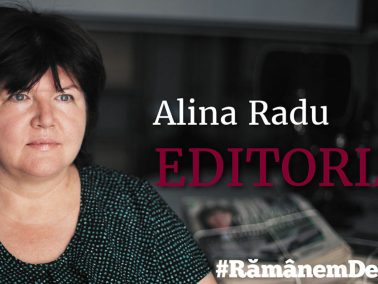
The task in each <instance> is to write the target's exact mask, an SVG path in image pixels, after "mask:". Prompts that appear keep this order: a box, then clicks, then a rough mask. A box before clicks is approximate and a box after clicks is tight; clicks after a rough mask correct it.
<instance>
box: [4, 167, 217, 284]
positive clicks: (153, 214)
mask: <svg viewBox="0 0 378 284" xmlns="http://www.w3.org/2000/svg"><path fill="white" fill-rule="evenodd" d="M79 172H80V179H81V189H82V190H81V204H80V206H81V207H80V214H79V220H78V224H77V227H76V231H75V234H74V236H73V237H72V239H71V241H70V243H69V245H68V246H67V248H66V250H65V251H64V253H63V254H62V255H61V256H60V257H59V258H58V259H57V260H55V261H53V262H50V263H46V264H28V263H25V262H23V261H21V260H19V259H17V258H15V257H14V256H12V255H11V254H10V253H9V252H8V251H7V250H6V249H5V247H4V246H3V245H1V244H0V283H7V284H9V283H23V284H25V283H38V284H40V283H64V284H66V283H67V284H68V283H72V284H73V283H75V284H78V283H122V284H125V283H131V284H137V283H197V282H198V281H199V280H200V279H202V278H203V277H204V276H205V275H206V274H207V273H209V271H210V269H209V267H208V265H207V261H206V258H205V256H204V255H203V253H202V252H201V250H200V249H199V248H198V246H197V245H196V243H195V242H194V241H193V239H192V237H191V234H190V233H189V232H188V230H187V229H186V227H185V226H184V225H183V223H182V222H181V221H180V220H179V219H178V217H177V216H176V215H175V214H174V213H173V211H172V210H171V209H170V208H169V207H168V206H167V205H166V203H165V202H164V201H162V199H161V198H160V196H159V195H158V194H157V193H156V191H155V190H154V189H153V188H152V187H151V186H150V185H149V184H148V183H147V182H144V181H141V180H139V179H137V178H135V177H131V176H129V175H126V174H122V173H119V172H116V171H112V170H108V169H105V168H103V167H98V166H91V167H86V168H82V169H80V170H79Z"/></svg>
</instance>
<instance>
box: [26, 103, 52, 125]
mask: <svg viewBox="0 0 378 284" xmlns="http://www.w3.org/2000/svg"><path fill="white" fill-rule="evenodd" d="M31 124H32V126H33V127H35V128H49V127H53V126H54V125H55V119H54V112H53V108H52V106H51V103H50V102H48V101H37V102H36V104H35V114H34V116H33V119H32V121H31Z"/></svg>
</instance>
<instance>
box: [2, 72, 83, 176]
mask: <svg viewBox="0 0 378 284" xmlns="http://www.w3.org/2000/svg"><path fill="white" fill-rule="evenodd" d="M58 73H59V78H60V83H61V86H62V88H63V90H64V92H62V93H59V92H57V90H56V89H55V86H54V80H53V77H52V72H51V70H49V71H47V72H46V73H45V74H44V75H43V76H42V77H41V79H40V80H39V81H38V83H37V84H36V85H35V86H34V87H33V88H32V89H31V90H30V92H27V93H19V94H9V93H8V91H7V90H4V89H0V172H1V171H5V172H6V173H8V174H9V173H10V174H16V175H18V176H19V175H29V176H30V175H31V176H38V177H47V176H51V175H54V174H59V173H60V172H61V171H62V170H64V169H66V168H67V167H68V166H69V165H71V164H72V162H73V160H74V159H75V157H76V155H77V153H78V152H79V150H80V147H81V143H82V141H83V137H84V132H85V126H86V104H85V98H84V94H83V92H82V91H81V89H80V88H79V86H78V85H77V84H76V83H75V82H74V81H73V80H72V79H71V78H70V77H69V76H68V74H67V73H66V72H65V71H64V70H63V69H62V68H58Z"/></svg>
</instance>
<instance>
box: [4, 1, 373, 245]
mask: <svg viewBox="0 0 378 284" xmlns="http://www.w3.org/2000/svg"><path fill="white" fill-rule="evenodd" d="M1 2H4V3H9V1H6V2H5V1H1ZM1 2H0V3H1ZM18 2H19V3H24V2H23V1H18ZM27 3H28V4H27V5H31V6H32V7H34V8H35V9H37V10H40V11H47V12H51V11H53V12H59V13H62V14H64V15H67V16H69V17H71V18H73V19H75V20H76V21H78V22H79V23H80V25H82V26H83V27H84V28H86V29H87V30H88V31H89V32H90V33H91V34H92V36H93V37H94V38H95V40H96V41H97V43H98V45H99V47H100V49H101V51H102V53H103V57H104V61H105V65H106V69H107V75H108V81H107V87H106V90H105V92H104V94H103V97H102V100H101V103H100V119H99V122H98V127H97V130H96V134H95V139H93V141H92V145H91V147H92V150H93V155H94V161H95V162H96V163H98V164H102V165H105V166H108V167H111V168H115V169H120V170H123V171H127V172H129V173H131V174H134V175H137V176H141V177H144V178H147V179H149V180H151V181H152V182H155V181H157V180H158V178H159V177H158V174H159V163H158V158H159V156H158V153H157V152H156V151H155V148H157V147H181V148H183V151H184V155H183V158H182V159H180V161H179V167H180V172H181V173H183V174H185V173H186V174H187V175H189V176H190V173H191V167H192V162H191V156H190V155H189V153H188V152H187V149H188V148H189V147H209V148H213V149H216V150H218V151H219V152H221V153H223V154H224V159H225V176H227V174H229V173H230V168H231V163H230V157H229V155H228V156H227V152H226V149H227V148H228V147H278V148H280V150H281V152H282V153H284V152H285V151H287V150H289V149H292V148H294V147H303V148H306V149H309V150H311V151H312V152H313V153H314V155H316V153H317V151H318V149H319V147H339V148H343V149H345V150H346V151H348V152H349V153H350V157H351V158H350V161H349V163H348V166H347V168H346V172H347V174H348V176H349V177H350V179H351V180H352V181H357V180H358V178H357V177H358V174H359V168H358V163H359V161H358V158H357V157H356V155H355V152H354V149H355V148H356V147H369V148H371V149H372V151H371V153H370V154H369V159H368V173H367V175H368V180H369V181H374V180H375V178H376V177H377V176H378V80H377V78H378V1H374V0H233V1H230V0H229V1H227V0H191V1H184V0H176V1H172V0H154V1H152V0H138V1H131V0H123V1H121V0H109V1H100V0H92V1H84V0H82V1H78V0H76V1H73V0H64V1H42V0H40V1H33V0H29V1H27ZM177 98H184V99H185V101H186V102H188V101H189V98H194V99H195V100H196V106H215V107H217V108H218V109H221V108H222V107H224V106H233V107H235V109H236V110H237V114H236V120H237V122H238V125H237V126H166V125H161V126H153V125H152V123H153V122H154V120H155V117H156V115H157V113H158V109H159V106H160V104H161V101H162V100H167V101H168V102H169V104H170V107H171V110H172V112H173V115H174V116H176V115H177V114H178V103H177ZM300 98H306V99H307V102H308V104H309V105H317V106H321V105H327V106H328V120H329V123H330V125H329V126H312V125H308V126H303V125H302V126H299V127H295V128H294V127H293V126H291V125H288V126H268V127H267V126H249V125H248V123H249V121H250V117H249V116H250V106H249V104H248V101H249V100H254V99H259V100H265V101H266V102H267V103H268V104H269V105H270V106H272V107H273V106H278V105H280V106H285V107H286V108H292V107H294V106H296V105H298V99H300ZM303 162H304V161H303V160H300V159H296V160H293V165H292V167H293V169H294V170H293V173H294V174H295V177H296V178H297V179H298V180H300V179H301V177H302V178H303V177H304V176H303V174H304V173H303V171H304V172H305V171H306V166H303V165H304V164H303ZM335 162H337V161H335ZM202 165H203V172H206V173H210V174H211V172H212V170H213V169H214V164H213V163H212V161H211V160H209V161H207V160H204V161H203V164H201V166H202ZM241 170H242V174H241V180H242V181H243V182H244V183H245V186H244V187H243V188H239V189H230V188H227V186H226V183H227V182H228V180H226V181H225V182H223V183H220V184H219V186H215V187H214V188H206V189H202V188H197V189H194V188H185V189H182V188H178V189H172V188H169V189H167V188H162V189H159V191H160V192H161V194H162V196H163V197H164V198H165V199H166V200H167V202H168V203H169V204H170V205H171V206H172V207H173V209H174V210H176V211H177V213H178V214H179V215H180V216H182V208H181V205H180V200H181V198H182V197H184V196H188V195H191V196H192V195H195V196H204V197H205V196H206V197H209V196H210V197H216V196H226V197H227V196H241V197H251V196H252V197H253V196H254V195H256V194H275V193H276V192H295V193H297V194H299V195H302V196H303V197H305V198H306V199H307V200H308V201H309V202H310V203H311V204H312V206H314V207H315V208H316V209H318V210H319V212H320V213H321V214H322V215H323V216H324V217H325V219H326V220H327V221H328V222H329V223H330V225H331V226H332V228H334V229H335V230H336V231H337V232H338V233H339V234H340V235H341V236H342V237H344V239H345V240H347V241H348V242H349V243H350V244H351V245H352V247H355V248H356V249H358V248H357V246H358V244H359V242H360V241H362V240H366V241H369V244H370V245H371V246H372V247H373V248H374V247H378V245H377V244H378V226H377V223H376V220H377V218H378V209H377V208H378V207H377V204H378V190H377V189H376V188H357V187H351V188H345V187H343V186H342V185H341V184H340V181H339V180H338V177H337V176H335V177H333V178H334V179H335V180H334V181H335V183H336V186H335V187H332V188H319V187H318V185H317V184H318V183H319V178H318V177H317V176H316V177H315V179H314V181H313V183H311V184H310V185H308V186H307V187H306V188H290V187H289V186H288V185H287V184H286V183H285V182H283V181H282V177H281V174H280V170H279V167H277V166H274V165H271V166H269V168H268V174H269V177H270V178H269V179H270V180H271V181H273V182H274V187H273V188H267V189H258V188H253V187H252V182H253V178H252V177H253V176H257V175H258V170H259V169H258V165H257V164H256V163H255V164H249V165H248V164H245V165H243V163H241ZM266 192H268V193H266ZM269 192H270V193H269Z"/></svg>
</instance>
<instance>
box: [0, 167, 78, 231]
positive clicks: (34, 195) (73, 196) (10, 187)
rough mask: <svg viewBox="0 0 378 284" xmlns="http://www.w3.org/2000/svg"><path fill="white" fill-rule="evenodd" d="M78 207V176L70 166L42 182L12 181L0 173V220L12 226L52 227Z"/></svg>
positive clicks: (32, 179) (37, 180) (39, 180)
mask: <svg viewBox="0 0 378 284" xmlns="http://www.w3.org/2000/svg"><path fill="white" fill-rule="evenodd" d="M78 206H80V177H79V173H78V171H77V169H76V167H75V166H73V165H72V166H69V167H67V168H66V169H64V170H63V171H61V172H60V173H59V174H57V175H55V176H53V177H50V178H43V179H42V178H40V179H36V178H22V179H20V178H17V179H16V178H14V177H13V176H10V175H9V174H7V173H5V172H2V171H0V215H1V216H2V217H1V216H0V218H6V219H8V221H9V222H14V223H15V224H24V225H31V224H33V225H38V224H40V225H45V224H53V223H54V222H56V221H57V220H60V219H62V218H64V216H66V215H67V214H68V213H69V212H72V211H73V210H75V208H77V207H78Z"/></svg>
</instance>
